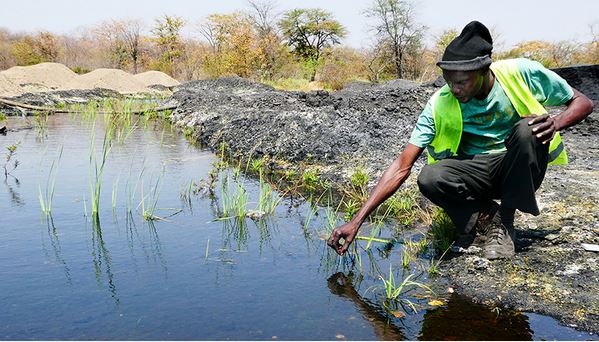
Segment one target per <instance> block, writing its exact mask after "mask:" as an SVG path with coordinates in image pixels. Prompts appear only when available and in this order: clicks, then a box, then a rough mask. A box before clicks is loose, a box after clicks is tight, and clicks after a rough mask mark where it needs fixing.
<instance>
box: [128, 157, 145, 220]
mask: <svg viewBox="0 0 599 342" xmlns="http://www.w3.org/2000/svg"><path fill="white" fill-rule="evenodd" d="M145 165H146V159H145V157H144V159H143V161H142V163H141V169H140V170H139V174H138V176H137V178H136V179H135V185H133V187H131V173H132V171H133V163H131V165H130V167H129V175H128V177H127V183H126V184H125V192H126V194H127V213H129V214H131V213H132V211H133V201H135V194H136V193H137V186H138V185H139V182H140V180H141V179H142V177H143V174H144V171H145V168H146V167H145Z"/></svg>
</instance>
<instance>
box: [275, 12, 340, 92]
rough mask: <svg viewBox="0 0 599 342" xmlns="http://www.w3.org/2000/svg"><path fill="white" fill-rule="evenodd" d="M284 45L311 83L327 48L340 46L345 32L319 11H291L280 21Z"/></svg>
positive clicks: (328, 15)
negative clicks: (307, 72) (306, 70)
mask: <svg viewBox="0 0 599 342" xmlns="http://www.w3.org/2000/svg"><path fill="white" fill-rule="evenodd" d="M279 27H280V28H281V30H282V32H283V36H284V37H285V39H286V41H287V44H288V45H289V46H291V47H292V48H293V52H294V53H295V54H296V55H297V56H298V57H299V58H301V59H302V60H303V61H304V62H305V63H306V65H307V66H308V68H309V70H310V81H314V79H315V77H316V72H317V69H318V66H319V64H320V63H321V62H322V58H323V53H324V51H325V49H326V48H328V47H331V46H333V45H336V44H340V39H341V38H343V37H345V36H346V34H347V31H346V29H345V28H344V27H343V25H341V24H340V23H339V22H338V21H336V20H335V19H333V15H332V14H331V13H329V12H326V11H324V10H322V9H318V8H311V9H294V10H291V11H289V12H286V13H285V14H284V15H283V19H281V20H280V21H279Z"/></svg>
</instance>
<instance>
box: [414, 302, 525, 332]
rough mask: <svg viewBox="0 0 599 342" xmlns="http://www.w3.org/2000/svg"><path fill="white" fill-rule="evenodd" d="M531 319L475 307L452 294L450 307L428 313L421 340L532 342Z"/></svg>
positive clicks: (511, 313) (499, 310) (479, 306)
mask: <svg viewBox="0 0 599 342" xmlns="http://www.w3.org/2000/svg"><path fill="white" fill-rule="evenodd" d="M532 334H533V332H532V330H531V328H530V325H529V322H528V317H527V316H526V315H525V314H523V313H521V312H517V311H512V310H503V309H496V310H493V309H491V308H489V307H488V306H485V305H480V304H473V303H472V301H471V300H469V299H468V298H466V297H463V296H459V295H455V294H454V295H452V296H451V298H450V299H449V301H448V302H447V305H446V306H443V307H439V308H437V309H434V310H427V312H426V313H425V314H424V322H423V323H422V328H421V332H420V335H419V338H420V339H422V340H440V339H444V340H519V341H524V340H532V338H533V336H532Z"/></svg>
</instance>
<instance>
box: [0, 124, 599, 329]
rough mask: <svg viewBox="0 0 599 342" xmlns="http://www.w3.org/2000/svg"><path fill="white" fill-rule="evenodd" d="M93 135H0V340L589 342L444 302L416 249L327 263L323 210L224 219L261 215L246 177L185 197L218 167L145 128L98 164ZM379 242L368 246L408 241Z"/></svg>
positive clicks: (332, 220)
mask: <svg viewBox="0 0 599 342" xmlns="http://www.w3.org/2000/svg"><path fill="white" fill-rule="evenodd" d="M8 125H9V127H13V126H18V125H23V122H22V119H16V118H11V119H9V120H8ZM92 131H93V132H94V134H91V132H92ZM104 132H105V124H104V121H103V120H102V119H101V118H98V119H97V120H96V123H95V125H94V124H92V123H91V122H89V120H87V121H86V120H81V119H80V118H73V117H69V116H54V117H51V118H50V120H49V121H48V126H47V128H46V129H44V130H40V129H39V128H37V129H36V128H34V129H26V130H20V131H17V132H9V133H8V134H7V135H5V136H0V150H1V151H2V153H3V155H2V165H4V161H5V159H6V158H5V154H6V153H7V151H8V150H7V147H9V146H10V145H12V144H17V149H16V151H15V152H16V153H15V154H14V155H13V156H12V157H11V161H10V163H13V164H10V165H14V161H15V160H18V162H19V165H18V166H17V167H16V169H14V171H12V172H11V174H10V175H8V176H7V177H6V179H3V184H2V185H1V186H0V187H1V188H2V190H1V191H0V213H1V214H0V276H1V281H0V308H2V309H1V310H0V339H4V340H28V339H38V340H39V339H42V340H54V339H60V340H71V339H76V340H272V339H279V340H335V339H348V340H388V339H393V340H401V339H410V340H415V339H424V340H438V339H452V340H453V339H460V340H479V339H484V340H513V339H518V340H531V339H535V340H538V339H567V340H580V339H589V338H590V339H593V338H596V336H595V335H589V334H588V333H585V332H579V331H576V330H574V329H571V328H568V327H563V326H560V325H559V324H558V323H557V322H556V321H555V320H554V319H552V318H549V317H545V316H540V315H535V314H528V313H518V312H511V311H506V310H503V309H501V310H499V309H494V308H490V307H486V306H482V305H474V304H472V303H471V302H470V300H468V299H467V298H462V297H460V296H457V295H449V294H448V293H446V287H439V286H437V287H435V286H433V285H432V284H433V282H432V279H429V276H428V271H427V268H428V267H429V265H430V256H429V255H428V254H427V252H426V251H423V252H422V253H420V254H418V255H419V257H418V258H417V259H416V260H414V261H413V262H411V263H410V264H409V265H408V266H407V267H406V268H404V267H403V266H402V244H400V243H397V244H395V245H384V244H381V243H372V245H371V246H370V248H367V243H366V242H365V241H359V242H358V243H357V245H358V246H357V251H358V253H353V254H352V256H351V257H345V258H338V257H337V256H336V255H334V254H333V253H332V251H330V250H329V249H328V248H327V247H326V245H325V243H324V241H323V237H324V236H326V235H327V234H328V233H327V229H330V228H327V227H330V226H331V225H335V224H337V223H341V217H337V216H336V215H334V213H333V210H332V209H330V208H327V207H318V206H311V205H310V204H309V203H308V202H306V201H298V200H293V199H289V198H281V197H280V195H279V194H276V193H275V194H273V195H272V196H274V197H273V198H274V199H275V203H276V204H277V206H276V208H275V209H274V212H273V213H272V214H270V215H266V216H263V217H262V218H261V219H254V220H253V219H250V218H244V219H235V218H234V219H222V216H223V209H224V207H229V206H231V203H233V202H235V200H236V199H238V198H239V197H236V196H235V194H237V193H239V192H240V191H241V192H242V193H244V194H246V196H247V197H244V196H241V197H242V198H245V202H243V201H244V200H243V199H242V202H243V203H245V204H243V205H244V206H245V207H247V208H248V209H256V208H258V207H259V198H260V188H261V185H260V182H259V181H258V180H257V179H255V178H245V177H244V176H243V175H239V176H237V177H236V176H235V174H234V171H232V169H223V170H221V171H220V173H219V174H216V177H215V179H216V180H215V187H214V189H215V191H214V194H213V195H211V194H210V193H209V191H208V190H207V188H206V187H202V186H200V187H197V186H193V185H192V186H191V187H190V184H192V182H194V183H195V184H204V183H203V182H201V180H204V181H208V180H209V179H210V178H211V175H210V174H211V171H213V169H214V166H213V163H215V162H218V158H216V156H215V155H213V154H212V153H210V152H209V151H206V150H202V149H199V148H196V147H193V146H191V145H189V144H188V143H187V142H186V141H185V140H184V139H183V138H182V137H181V136H180V134H178V133H177V132H175V131H174V130H171V129H170V128H169V127H167V126H163V125H158V124H150V125H149V126H148V127H146V128H144V127H143V126H142V125H140V126H138V127H137V128H135V129H130V130H127V131H126V132H125V134H123V136H122V139H121V141H120V142H119V141H117V140H118V139H115V140H114V141H112V144H111V146H110V148H109V149H108V150H106V152H107V153H106V155H105V156H106V158H105V164H104V167H103V168H102V167H101V165H102V160H103V159H104V158H103V141H104V140H103V139H104ZM92 140H93V141H94V144H93V146H92V147H93V149H92V151H93V152H91V153H90V145H91V143H90V142H91V141H92ZM90 156H92V158H91V159H90ZM10 165H8V166H7V167H8V169H9V170H10V169H11V167H10ZM98 171H101V173H100V175H99V176H98V173H97V172H98ZM214 175H215V173H212V176H214ZM2 176H3V174H2ZM98 180H99V183H100V186H99V191H97V190H96V189H98V187H97V182H98ZM240 189H242V190H240ZM94 193H96V194H97V193H99V194H100V196H99V199H98V201H97V202H96V203H97V204H94V202H95V201H94V199H95V197H96V195H94ZM50 202H52V203H51V210H48V208H49V207H50ZM94 207H95V208H96V209H97V216H94V215H93V214H92V210H93V208H94ZM233 207H234V206H232V207H231V208H233ZM42 208H46V211H47V213H46V214H44V212H43V210H42ZM231 210H234V208H233V209H231ZM144 215H145V217H144ZM391 231H392V230H391V229H389V227H387V226H385V225H383V226H382V232H381V236H383V237H392V238H394V239H397V240H413V241H414V242H415V243H416V242H417V241H418V240H419V239H421V238H422V234H421V233H420V232H418V231H417V230H414V231H404V232H402V233H391ZM362 234H366V235H367V234H368V232H367V230H366V231H365V232H362ZM394 234H395V235H394ZM390 266H391V272H392V274H393V278H394V279H393V280H394V281H395V286H394V287H393V288H392V290H394V289H397V287H398V286H399V284H401V283H402V281H403V280H405V279H407V278H408V277H410V278H409V280H411V281H414V282H415V283H417V284H419V285H422V286H418V285H414V284H415V283H414V284H412V285H410V284H409V283H407V284H406V286H405V288H404V289H403V290H402V291H399V294H398V296H397V299H396V300H394V301H390V300H386V291H385V287H384V282H383V280H381V279H385V280H386V281H389V282H390V281H391V280H390V275H389V270H390ZM426 286H430V287H431V288H430V289H431V290H432V291H434V293H433V292H431V291H429V290H428V288H426ZM435 301H436V302H435Z"/></svg>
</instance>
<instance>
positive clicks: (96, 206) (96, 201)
mask: <svg viewBox="0 0 599 342" xmlns="http://www.w3.org/2000/svg"><path fill="white" fill-rule="evenodd" d="M94 131H95V123H94V125H93V126H92V129H91V138H90V144H89V170H90V179H89V188H90V196H91V214H92V217H94V218H97V217H98V213H99V210H100V194H101V191H102V174H103V172H104V167H105V166H106V160H107V159H108V155H109V154H110V151H111V149H112V141H111V139H110V135H111V131H110V128H107V129H106V132H105V133H104V139H103V142H102V153H101V157H100V159H99V160H98V158H96V153H95V150H94V145H95V132H94Z"/></svg>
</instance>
